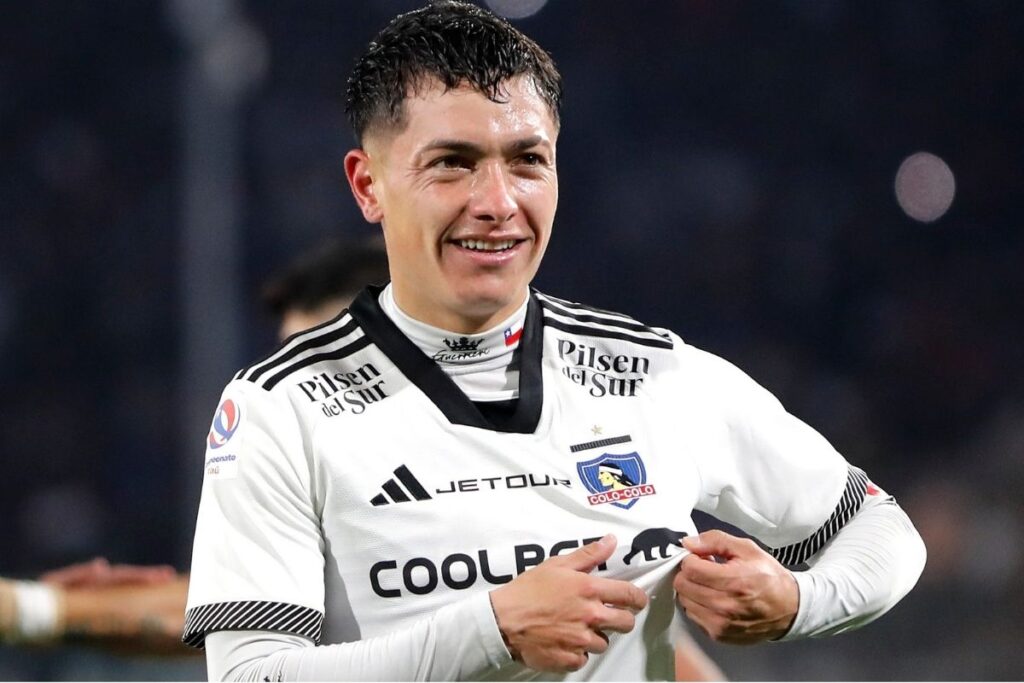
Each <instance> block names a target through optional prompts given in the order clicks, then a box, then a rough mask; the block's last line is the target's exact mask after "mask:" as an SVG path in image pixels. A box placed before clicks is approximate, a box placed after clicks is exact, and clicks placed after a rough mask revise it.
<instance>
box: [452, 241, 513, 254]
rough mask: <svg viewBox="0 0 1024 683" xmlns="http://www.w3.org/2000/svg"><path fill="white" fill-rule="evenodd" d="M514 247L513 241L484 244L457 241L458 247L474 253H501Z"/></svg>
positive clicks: (483, 242)
mask: <svg viewBox="0 0 1024 683" xmlns="http://www.w3.org/2000/svg"><path fill="white" fill-rule="evenodd" d="M515 245H516V241H515V240H502V241H501V242H485V241H483V240H459V246H460V247H464V248H466V249H472V250H474V251H502V250H505V249H511V248H512V247H514V246H515Z"/></svg>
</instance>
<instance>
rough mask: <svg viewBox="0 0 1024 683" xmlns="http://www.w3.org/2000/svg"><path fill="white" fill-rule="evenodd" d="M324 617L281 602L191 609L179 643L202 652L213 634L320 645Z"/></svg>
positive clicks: (234, 604) (223, 603)
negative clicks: (277, 635)
mask: <svg viewBox="0 0 1024 683" xmlns="http://www.w3.org/2000/svg"><path fill="white" fill-rule="evenodd" d="M323 623H324V615H323V613H322V612H319V611H317V610H315V609H313V608H311V607H303V606H301V605H291V604H288V603H284V602H267V601H265V600H244V601H239V602H217V603H212V604H209V605H200V606H199V607H193V608H192V609H190V610H188V612H186V613H185V633H184V635H183V636H182V637H181V641H182V642H183V643H185V644H186V645H188V646H189V647H194V648H198V649H202V648H203V647H204V646H205V644H206V634H207V633H211V632H213V631H278V632H282V633H290V634H292V635H296V636H302V637H304V638H309V639H310V640H312V641H313V642H314V643H318V642H320V633H321V630H322V629H323Z"/></svg>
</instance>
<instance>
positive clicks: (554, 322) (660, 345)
mask: <svg viewBox="0 0 1024 683" xmlns="http://www.w3.org/2000/svg"><path fill="white" fill-rule="evenodd" d="M544 324H545V325H547V326H548V327H553V328H555V329H556V330H562V331H563V332H569V333H571V334H579V335H582V336H585V337H604V338H607V339H621V340H622V341H628V342H632V343H634V344H639V345H641V346H650V347H652V348H655V349H670V350H671V349H672V341H671V340H669V339H662V338H658V339H651V338H649V337H637V336H635V335H633V334H630V333H628V332H625V331H623V332H616V331H613V330H605V329H602V328H599V327H593V326H591V325H570V324H569V323H566V322H563V321H561V320H558V319H557V318H554V317H552V316H550V315H549V316H545V317H544Z"/></svg>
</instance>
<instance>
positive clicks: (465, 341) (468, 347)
mask: <svg viewBox="0 0 1024 683" xmlns="http://www.w3.org/2000/svg"><path fill="white" fill-rule="evenodd" d="M482 341H483V339H469V338H468V337H459V338H458V339H456V340H455V341H452V340H450V339H445V340H444V344H445V346H447V347H448V350H449V351H476V349H477V347H478V346H480V342H482Z"/></svg>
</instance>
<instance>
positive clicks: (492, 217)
mask: <svg viewBox="0 0 1024 683" xmlns="http://www.w3.org/2000/svg"><path fill="white" fill-rule="evenodd" d="M468 208H469V212H470V215H472V216H473V218H476V219H477V220H481V221H487V222H489V223H498V224H500V223H504V222H506V221H508V220H509V219H511V218H512V217H513V216H515V215H516V212H517V211H518V210H519V204H518V203H517V202H516V197H515V192H514V189H513V187H512V184H511V183H510V182H509V178H508V176H507V175H506V173H505V169H504V168H503V167H502V166H501V165H500V164H485V165H483V166H482V167H481V168H480V169H479V170H478V171H477V174H476V178H475V179H474V181H473V190H472V196H471V197H470V200H469V207H468Z"/></svg>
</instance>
